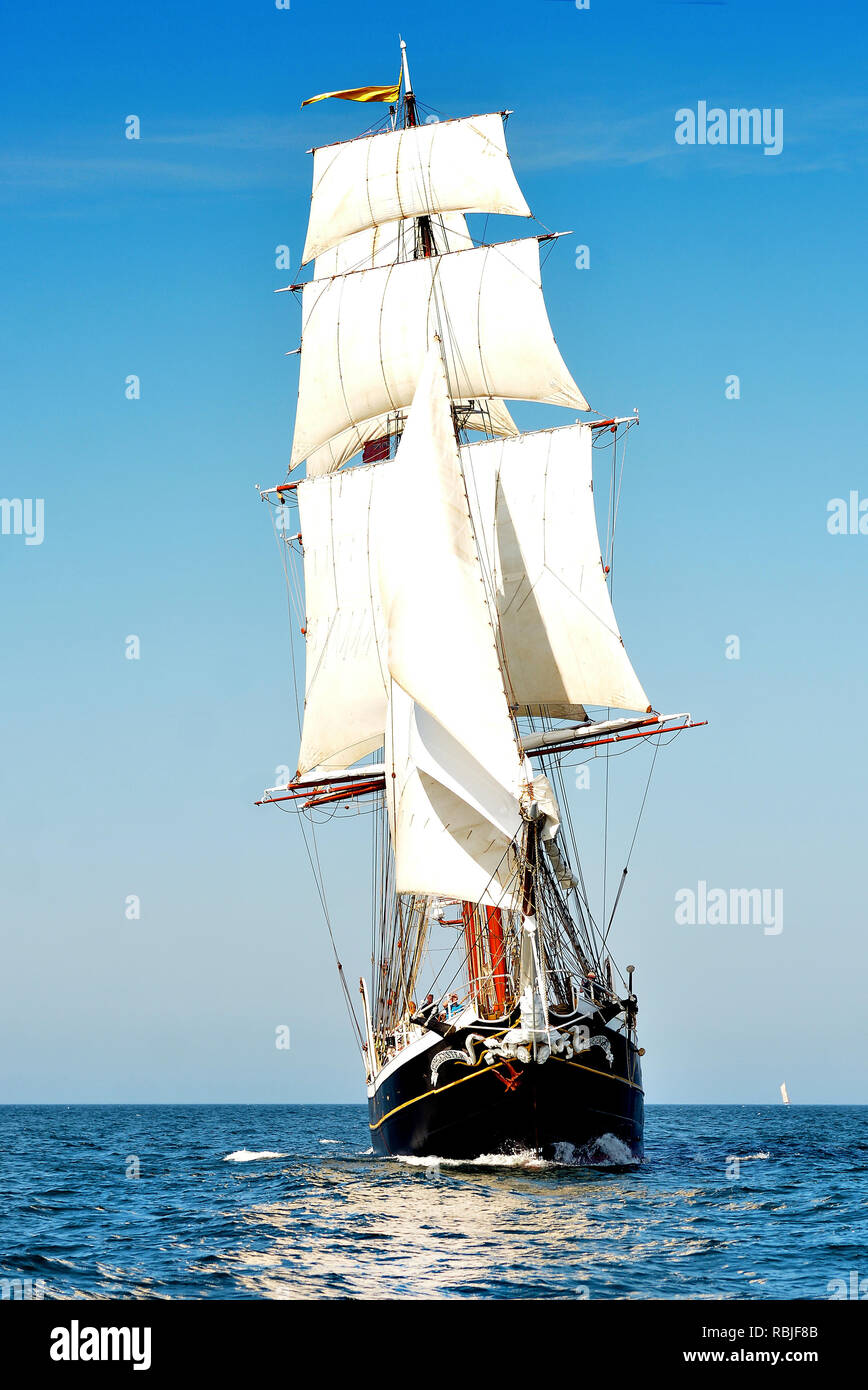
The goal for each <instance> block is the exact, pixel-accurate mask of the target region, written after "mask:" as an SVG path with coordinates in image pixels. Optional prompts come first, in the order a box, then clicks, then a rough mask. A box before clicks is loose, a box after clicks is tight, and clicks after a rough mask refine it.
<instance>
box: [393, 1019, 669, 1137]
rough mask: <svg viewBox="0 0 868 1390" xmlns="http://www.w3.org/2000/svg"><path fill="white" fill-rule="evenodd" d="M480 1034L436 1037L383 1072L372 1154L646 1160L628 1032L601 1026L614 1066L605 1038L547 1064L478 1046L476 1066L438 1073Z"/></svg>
mask: <svg viewBox="0 0 868 1390" xmlns="http://www.w3.org/2000/svg"><path fill="white" fill-rule="evenodd" d="M481 1031H483V1029H481V1028H479V1027H478V1025H477V1026H473V1027H471V1028H470V1029H469V1030H468V1029H462V1030H461V1031H460V1032H458V1033H455V1034H451V1035H450V1036H449V1037H446V1038H443V1039H438V1042H437V1044H436V1045H435V1046H433V1047H432V1048H430V1049H429V1050H427V1051H426V1052H424V1053H422V1054H420V1055H417V1056H415V1057H409V1058H408V1059H407V1060H406V1061H405V1062H404V1063H402V1064H401V1065H400V1066H398V1067H397V1069H396V1070H394V1071H393V1072H392V1073H391V1075H388V1076H386V1077H385V1079H384V1080H383V1081H382V1082H381V1084H380V1086H379V1087H378V1089H377V1091H376V1092H375V1094H374V1095H373V1096H371V1097H369V1100H368V1110H369V1123H370V1129H371V1143H372V1145H373V1149H374V1153H376V1154H380V1155H382V1156H385V1157H389V1156H395V1157H404V1156H415V1157H420V1158H423V1157H427V1158H432V1157H437V1158H452V1159H474V1158H480V1157H482V1156H483V1155H486V1154H509V1153H520V1152H525V1151H530V1152H531V1153H534V1154H536V1155H539V1156H540V1157H542V1158H548V1159H554V1160H564V1161H569V1160H570V1159H571V1158H572V1157H574V1156H575V1155H578V1156H580V1157H581V1159H582V1160H583V1161H586V1162H590V1163H593V1162H595V1161H596V1162H612V1161H617V1160H618V1158H619V1157H624V1158H625V1159H627V1158H628V1157H629V1158H633V1159H639V1158H641V1157H642V1155H643V1147H642V1143H643V1124H644V1093H643V1091H642V1072H641V1066H640V1062H639V1053H638V1049H637V1048H636V1047H635V1046H634V1044H633V1043H632V1042H630V1041H628V1040H627V1039H626V1038H624V1037H623V1035H622V1034H620V1033H617V1032H614V1031H612V1030H610V1029H608V1028H605V1027H602V1026H600V1027H595V1028H594V1029H593V1032H594V1035H595V1037H597V1036H602V1037H604V1038H605V1039H606V1040H607V1041H608V1043H609V1047H610V1048H611V1054H612V1064H611V1067H610V1065H609V1061H608V1057H607V1055H606V1051H605V1049H604V1048H603V1047H601V1046H600V1045H599V1044H597V1045H595V1046H593V1047H591V1048H590V1049H588V1050H587V1051H583V1052H581V1053H579V1054H578V1055H576V1056H574V1057H572V1058H569V1059H566V1058H564V1057H562V1056H558V1055H557V1054H555V1055H552V1056H551V1057H549V1058H548V1060H547V1061H545V1062H543V1063H542V1064H541V1065H540V1064H537V1063H534V1062H528V1063H524V1064H522V1063H521V1062H518V1061H504V1060H502V1059H493V1061H492V1064H491V1065H489V1064H488V1063H486V1061H485V1049H484V1046H481V1045H479V1044H477V1045H476V1047H475V1049H474V1051H475V1055H476V1058H477V1060H476V1063H475V1065H474V1066H470V1065H469V1063H468V1062H466V1061H462V1060H447V1061H443V1062H441V1063H440V1064H439V1066H438V1067H437V1068H436V1069H435V1070H436V1076H434V1075H432V1067H431V1063H432V1061H433V1060H434V1059H435V1058H436V1057H437V1056H438V1054H440V1053H442V1052H444V1051H446V1050H450V1051H451V1050H455V1051H458V1050H463V1049H464V1048H465V1046H466V1041H465V1040H466V1037H467V1033H468V1032H470V1033H474V1032H475V1033H477V1034H478V1033H479V1032H481ZM486 1031H487V1030H486ZM432 1083H434V1084H432ZM609 1136H612V1137H614V1139H615V1140H617V1141H618V1143H617V1144H612V1143H611V1142H609ZM620 1146H623V1149H622V1148H621V1147H620ZM625 1151H626V1152H625Z"/></svg>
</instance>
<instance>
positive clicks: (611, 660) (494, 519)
mask: <svg viewBox="0 0 868 1390" xmlns="http://www.w3.org/2000/svg"><path fill="white" fill-rule="evenodd" d="M461 452H462V456H463V458H464V459H465V469H466V472H467V477H468V483H469V489H468V490H469V494H470V502H471V508H472V510H473V512H474V520H475V522H476V526H477V533H478V535H479V537H480V544H481V547H482V550H483V557H484V560H485V562H486V565H487V567H488V570H489V573H490V576H491V583H492V588H493V590H494V592H495V594H496V602H497V617H498V626H499V632H500V643H501V650H502V654H503V658H504V667H505V670H506V675H507V681H508V688H509V692H510V700H511V703H512V704H513V706H514V707H515V709H516V711H517V712H518V713H521V714H547V715H550V716H555V717H562V718H573V717H576V718H581V717H582V706H583V705H586V704H591V705H606V706H611V707H613V708H615V709H630V710H648V709H650V704H649V701H648V696H647V695H646V694H645V691H644V690H643V689H642V686H641V685H640V683H639V681H638V679H637V677H636V673H635V671H634V670H633V667H632V665H631V663H630V659H629V657H628V656H627V653H626V651H625V649H624V644H623V642H622V640H621V634H620V632H619V631H618V624H617V622H616V620H615V614H614V611H613V609H612V602H611V599H610V597H609V590H608V588H607V586H606V577H605V573H604V571H603V561H602V558H601V555H600V544H599V540H598V537H597V522H596V516H595V513H594V501H593V474H592V452H593V450H592V431H591V428H590V426H588V425H568V426H566V427H564V428H561V429H552V430H540V431H538V432H536V433H534V434H521V435H518V436H517V437H516V438H515V439H510V440H503V441H501V440H494V441H491V442H485V443H480V444H470V445H466V446H465V447H464V448H463V449H462V451H461Z"/></svg>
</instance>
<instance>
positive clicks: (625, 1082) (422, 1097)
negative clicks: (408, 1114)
mask: <svg viewBox="0 0 868 1390" xmlns="http://www.w3.org/2000/svg"><path fill="white" fill-rule="evenodd" d="M548 1060H549V1061H550V1062H565V1063H566V1065H567V1066H568V1067H578V1069H579V1071H590V1072H593V1074H594V1075H595V1076H605V1078H606V1080H607V1081H620V1082H621V1084H622V1085H623V1086H632V1088H633V1090H634V1091H638V1092H639V1094H640V1095H642V1096H644V1094H645V1092H644V1091H643V1090H642V1087H641V1086H637V1085H636V1082H635V1081H628V1080H627V1078H626V1076H618V1074H617V1073H616V1072H608V1071H600V1069H599V1067H587V1066H585V1065H584V1063H583V1062H570V1061H568V1059H567V1058H566V1057H558V1056H557V1055H556V1054H555V1055H554V1056H552V1057H549V1058H548ZM500 1065H501V1063H500V1062H495V1063H493V1065H492V1066H490V1067H483V1068H482V1070H481V1071H477V1070H476V1069H475V1068H474V1070H473V1071H471V1072H470V1074H469V1075H468V1076H459V1078H458V1080H457V1081H448V1082H447V1083H446V1085H445V1086H437V1087H436V1088H435V1089H433V1090H431V1091H423V1092H422V1094H421V1095H420V1096H414V1097H413V1099H412V1100H405V1101H404V1102H403V1103H402V1104H401V1105H396V1106H395V1108H394V1110H388V1111H387V1112H386V1114H385V1115H384V1116H383V1117H382V1119H380V1120H378V1121H377V1123H376V1124H375V1125H372V1124H371V1123H370V1122H368V1129H370V1130H371V1131H373V1130H375V1129H379V1128H380V1125H382V1124H385V1123H386V1120H388V1119H391V1117H392V1116H393V1115H397V1114H398V1111H399V1110H406V1109H407V1106H408V1105H415V1104H416V1103H417V1101H420V1100H426V1099H427V1098H428V1096H435V1095H436V1096H439V1095H442V1093H443V1092H444V1091H449V1090H451V1089H452V1087H453V1086H460V1085H461V1084H462V1083H463V1082H465V1081H472V1080H473V1078H474V1077H475V1076H482V1075H484V1073H485V1072H487V1071H496V1070H497V1068H498V1067H499V1066H500Z"/></svg>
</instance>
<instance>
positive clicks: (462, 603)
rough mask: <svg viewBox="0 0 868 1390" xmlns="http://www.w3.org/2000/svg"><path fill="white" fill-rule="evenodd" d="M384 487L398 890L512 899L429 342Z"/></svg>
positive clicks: (440, 393) (496, 730) (489, 644)
mask: <svg viewBox="0 0 868 1390" xmlns="http://www.w3.org/2000/svg"><path fill="white" fill-rule="evenodd" d="M383 484H384V485H383V486H381V488H380V497H379V502H380V506H379V511H378V517H377V529H378V545H377V550H378V559H379V577H380V593H381V600H382V606H383V613H384V618H385V624H384V625H385V630H386V634H387V645H388V662H389V674H390V677H391V682H392V686H391V698H390V708H389V714H388V718H387V727H386V797H387V803H388V806H389V813H390V823H391V829H392V844H393V849H394V852H395V866H396V867H395V874H396V888H397V891H398V892H436V893H446V894H452V895H455V896H460V897H462V898H467V899H468V900H469V901H476V902H487V903H491V904H492V905H495V906H496V905H500V904H502V903H504V902H509V903H511V902H512V898H511V897H509V898H505V893H507V892H508V889H509V886H510V884H511V882H512V881H513V880H514V879H515V872H516V866H515V863H514V862H513V860H512V859H511V856H510V851H511V849H512V847H513V843H514V841H515V839H516V837H517V836H518V833H519V830H520V828H521V814H520V810H519V798H520V794H521V784H522V781H523V777H524V764H523V759H522V755H521V752H520V750H519V747H518V742H517V739H516V732H515V728H514V725H513V721H512V719H511V718H510V714H509V708H508V705H507V700H506V694H505V690H504V685H503V675H502V671H501V666H500V660H499V657H498V653H497V648H496V643H495V633H494V628H493V626H492V622H491V614H490V611H489V604H488V599H487V597H486V588H485V585H484V582H483V571H482V567H481V565H480V560H479V555H478V552H477V548H476V539H475V536H474V531H473V523H472V520H471V516H470V509H469V505H468V501H467V492H466V487H465V480H464V477H463V474H462V468H461V460H460V456H459V452H458V445H457V441H456V438H455V427H454V424H453V420H452V413H451V410H450V404H449V394H448V389H447V383H446V374H445V369H444V365H443V361H442V357H441V353H440V347H439V344H434V345H433V346H432V347H431V349H430V350H429V352H428V356H427V359H426V362H425V367H424V370H423V372H422V376H421V379H420V382H419V387H418V390H417V391H416V395H415V398H414V401H413V406H412V409H411V411H410V417H409V421H408V424H407V428H406V430H405V431H404V435H403V438H402V441H401V446H400V448H399V450H398V456H397V458H396V460H395V462H394V464H393V465H391V466H390V468H389V470H388V473H386V472H385V470H384V471H383ZM396 687H397V688H396Z"/></svg>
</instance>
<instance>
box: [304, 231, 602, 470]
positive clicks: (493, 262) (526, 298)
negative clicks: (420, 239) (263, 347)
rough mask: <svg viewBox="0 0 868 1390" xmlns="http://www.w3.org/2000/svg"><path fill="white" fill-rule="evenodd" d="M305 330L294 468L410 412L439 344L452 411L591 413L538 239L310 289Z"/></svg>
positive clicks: (429, 259)
mask: <svg viewBox="0 0 868 1390" xmlns="http://www.w3.org/2000/svg"><path fill="white" fill-rule="evenodd" d="M302 319H303V327H302V350H301V369H300V374H299V391H298V409H297V411H296V420H295V435H294V438H293V447H292V458H291V462H290V466H291V467H295V466H296V465H297V464H299V463H301V462H303V460H304V459H306V458H307V457H308V455H309V454H311V453H312V452H313V451H314V450H315V449H318V448H320V447H321V446H322V445H323V444H325V443H326V442H327V441H328V440H330V439H333V438H334V437H335V436H336V435H339V434H341V433H342V432H343V431H345V430H348V429H351V428H352V427H353V426H354V425H358V424H360V423H362V422H364V421H366V420H370V419H372V418H373V417H374V416H375V415H382V414H384V413H386V412H388V411H390V410H399V409H406V407H408V406H409V404H410V402H411V400H412V399H413V395H414V393H415V390H416V385H417V383H418V381H419V378H420V376H421V373H422V366H423V363H424V360H425V354H426V352H427V350H428V347H429V344H430V343H431V342H433V340H434V337H435V336H441V337H442V338H443V342H444V348H445V355H446V362H447V365H448V368H449V388H450V393H451V395H452V398H453V399H455V400H457V399H469V400H473V399H479V398H482V397H487V396H497V397H502V398H506V399H516V400H534V401H547V402H549V403H550V404H552V405H563V406H571V407H573V408H575V409H577V410H587V409H588V404H587V401H586V400H585V398H584V396H583V395H582V393H581V391H580V390H579V388H578V387H577V386H576V383H575V382H574V381H573V379H572V377H571V376H570V373H569V372H568V370H567V368H566V365H565V363H564V361H563V359H562V357H561V355H560V352H559V351H558V347H557V344H556V343H555V340H554V336H553V334H552V330H551V325H550V323H549V320H548V315H547V313H546V307H545V301H544V299H543V295H542V287H541V282H540V267H539V245H538V243H537V241H536V238H526V239H523V240H520V241H514V242H505V243H502V244H500V245H496V246H480V247H475V248H474V249H473V250H470V251H454V252H450V253H448V254H446V255H442V256H430V257H420V258H419V259H418V260H414V261H402V262H400V263H399V264H397V265H393V266H380V267H377V268H376V269H374V270H365V271H358V272H356V273H354V274H351V275H339V276H336V277H334V278H333V279H329V280H312V281H310V283H308V284H306V285H305V287H304V293H303V299H302Z"/></svg>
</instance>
